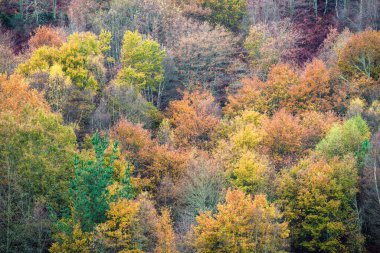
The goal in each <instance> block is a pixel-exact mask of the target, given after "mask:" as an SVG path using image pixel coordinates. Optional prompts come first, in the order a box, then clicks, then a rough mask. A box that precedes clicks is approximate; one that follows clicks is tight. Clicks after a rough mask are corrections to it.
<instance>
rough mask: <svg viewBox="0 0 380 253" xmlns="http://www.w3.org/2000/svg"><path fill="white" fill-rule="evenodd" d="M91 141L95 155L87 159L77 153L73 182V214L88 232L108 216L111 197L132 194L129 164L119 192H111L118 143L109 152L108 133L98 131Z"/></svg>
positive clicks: (130, 196) (71, 192)
mask: <svg viewBox="0 0 380 253" xmlns="http://www.w3.org/2000/svg"><path fill="white" fill-rule="evenodd" d="M92 145H93V149H94V152H95V159H94V160H88V161H84V160H81V159H79V157H77V156H76V157H75V160H74V166H75V171H74V172H75V177H74V179H73V180H72V181H71V185H70V195H71V198H72V204H73V206H72V216H73V219H74V220H78V221H80V222H81V228H82V229H83V231H85V232H89V231H91V230H92V229H93V228H94V226H95V225H96V224H99V223H101V222H104V221H105V220H106V212H107V210H108V208H109V203H110V202H111V201H112V200H114V199H115V198H119V197H127V198H132V197H133V188H132V185H131V180H130V167H129V166H128V168H127V170H126V171H125V172H124V174H125V175H124V177H123V178H121V179H120V180H119V181H120V185H119V187H116V189H117V190H116V192H115V191H113V192H112V193H110V190H111V187H112V185H113V184H114V183H115V167H114V162H115V160H116V159H117V158H118V157H117V152H118V143H117V142H114V143H113V145H112V146H111V147H110V148H111V150H110V154H107V152H106V150H107V149H108V148H109V145H110V142H109V139H108V134H105V135H104V136H101V135H100V134H99V133H98V132H97V133H95V134H94V136H93V137H92ZM113 188H115V187H113Z"/></svg>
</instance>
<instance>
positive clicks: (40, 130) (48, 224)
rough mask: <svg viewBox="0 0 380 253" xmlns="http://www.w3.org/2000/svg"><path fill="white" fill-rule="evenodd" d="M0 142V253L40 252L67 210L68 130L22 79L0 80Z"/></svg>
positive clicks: (72, 143)
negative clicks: (53, 225)
mask: <svg viewBox="0 0 380 253" xmlns="http://www.w3.org/2000/svg"><path fill="white" fill-rule="evenodd" d="M0 137H1V140H2V141H1V143H0V171H1V173H0V195H1V196H2V197H1V204H0V218H1V222H0V237H1V239H0V240H1V241H0V245H1V246H0V251H3V252H19V251H30V250H31V251H37V252H43V251H45V250H46V248H47V246H48V245H49V244H50V242H51V236H50V234H51V229H52V224H53V222H55V218H54V216H57V215H58V216H59V215H61V212H62V210H63V209H65V208H67V207H68V205H69V199H68V196H67V194H66V189H67V187H68V186H69V181H70V178H71V176H72V169H71V168H72V160H71V157H72V156H73V155H74V152H75V148H76V137H75V134H74V130H73V128H72V127H71V126H65V125H63V123H62V118H61V117H60V116H59V115H57V114H54V113H52V112H51V111H50V110H49V107H48V105H47V103H46V101H45V100H44V98H43V96H42V94H40V93H38V92H37V91H36V90H33V89H31V88H30V87H29V85H28V84H27V83H26V82H25V80H24V79H23V78H22V77H20V76H17V75H12V76H10V77H5V76H0Z"/></svg>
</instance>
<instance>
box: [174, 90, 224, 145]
mask: <svg viewBox="0 0 380 253" xmlns="http://www.w3.org/2000/svg"><path fill="white" fill-rule="evenodd" d="M219 114H220V112H219V107H218V106H217V104H216V103H215V101H214V98H213V96H212V95H211V94H210V92H201V91H194V92H192V93H189V92H187V91H186V92H185V93H184V94H183V98H182V100H177V101H172V102H171V103H170V105H169V108H168V116H169V120H170V122H171V124H172V126H173V128H174V130H173V133H174V139H175V142H176V144H177V145H178V146H179V147H189V146H190V145H195V146H197V147H199V148H207V146H208V145H209V144H210V137H211V134H212V133H213V131H214V130H215V128H216V127H217V126H218V124H219Z"/></svg>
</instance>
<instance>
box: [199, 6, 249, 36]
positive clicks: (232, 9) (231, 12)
mask: <svg viewBox="0 0 380 253" xmlns="http://www.w3.org/2000/svg"><path fill="white" fill-rule="evenodd" d="M197 2H198V4H199V5H200V6H201V7H203V8H209V9H210V10H211V14H210V15H209V17H208V19H209V21H210V22H211V23H216V24H222V25H224V26H226V27H227V28H230V29H231V30H234V31H236V30H238V29H239V28H241V22H242V19H243V17H244V15H246V12H247V1H246V0H222V1H221V0H197Z"/></svg>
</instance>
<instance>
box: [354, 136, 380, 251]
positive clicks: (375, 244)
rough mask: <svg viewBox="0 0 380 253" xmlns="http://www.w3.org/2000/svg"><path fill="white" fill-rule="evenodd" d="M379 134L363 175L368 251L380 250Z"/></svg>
mask: <svg viewBox="0 0 380 253" xmlns="http://www.w3.org/2000/svg"><path fill="white" fill-rule="evenodd" d="M379 137H380V136H379V132H377V133H376V134H375V135H374V136H373V138H372V140H371V146H372V149H371V151H370V153H369V155H368V156H369V157H368V159H366V162H365V166H364V168H363V170H362V173H361V180H360V195H359V203H360V208H361V210H362V217H363V234H365V236H366V244H367V249H368V250H372V251H377V250H379V248H380V241H379V238H380V237H379V235H380V230H379V228H380V226H379V225H380V219H379V215H378V213H379V210H380V183H379V179H380V170H379V148H380V147H379V142H378V140H379Z"/></svg>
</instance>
